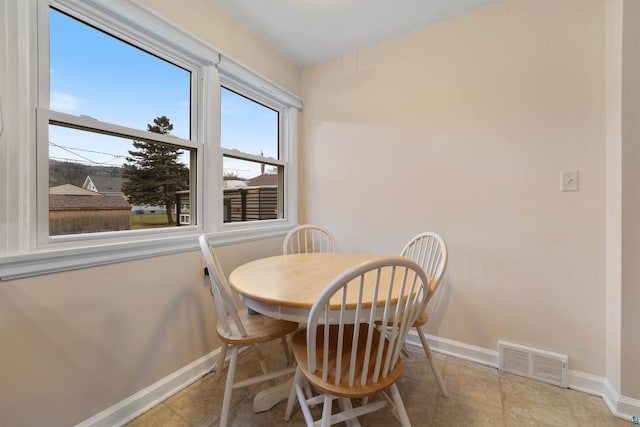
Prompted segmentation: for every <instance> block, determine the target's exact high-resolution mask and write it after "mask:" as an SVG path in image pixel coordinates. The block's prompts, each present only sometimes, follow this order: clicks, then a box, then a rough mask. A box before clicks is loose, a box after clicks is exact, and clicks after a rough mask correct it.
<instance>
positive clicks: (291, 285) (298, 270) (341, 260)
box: [229, 252, 377, 323]
mask: <svg viewBox="0 0 640 427" xmlns="http://www.w3.org/2000/svg"><path fill="white" fill-rule="evenodd" d="M375 258H377V257H376V256H375V255H366V254H352V253H340V252H337V253H324V252H322V253H309V254H290V255H278V256H273V257H268V258H262V259H258V260H255V261H251V262H248V263H246V264H243V265H241V266H239V267H238V268H236V269H235V270H233V271H232V272H231V274H230V275H229V283H230V284H231V286H232V287H233V288H234V290H235V291H236V292H237V293H238V294H239V295H240V296H241V297H242V300H243V302H244V303H245V304H246V305H247V307H249V308H251V309H252V310H255V311H257V312H260V313H262V314H264V315H266V316H270V317H274V318H277V319H284V320H290V321H294V322H301V323H306V321H307V317H308V315H309V310H310V309H311V306H312V305H313V303H314V301H315V300H316V298H317V297H318V295H320V293H321V292H322V291H323V290H324V288H325V287H326V286H327V285H328V284H329V283H331V281H332V280H333V279H334V278H336V277H337V276H338V275H339V274H340V273H342V272H344V271H345V270H347V269H349V268H351V267H353V266H355V265H357V264H360V263H362V262H364V261H368V260H372V259H375Z"/></svg>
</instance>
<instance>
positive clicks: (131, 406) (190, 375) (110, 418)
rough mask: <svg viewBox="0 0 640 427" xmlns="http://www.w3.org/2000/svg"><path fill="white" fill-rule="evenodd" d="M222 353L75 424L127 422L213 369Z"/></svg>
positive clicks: (91, 426) (94, 426) (95, 426)
mask: <svg viewBox="0 0 640 427" xmlns="http://www.w3.org/2000/svg"><path fill="white" fill-rule="evenodd" d="M219 353H220V349H219V348H218V349H216V350H214V351H212V352H211V353H209V354H206V355H204V356H202V357H201V358H200V359H198V360H196V361H194V362H191V363H190V364H188V365H187V366H185V367H183V368H180V369H178V370H177V371H175V372H174V373H172V374H170V375H168V376H166V377H164V378H163V379H161V380H160V381H157V382H156V383H154V384H151V385H150V386H149V387H146V388H144V389H143V390H140V391H139V392H137V393H136V394H134V395H132V396H129V397H127V398H126V399H124V400H122V401H120V402H118V403H116V404H115V405H113V406H111V407H110V408H107V409H105V410H104V411H102V412H99V413H97V414H96V415H94V416H92V417H91V418H88V419H86V420H84V421H82V422H81V423H79V424H76V427H113V426H121V425H124V424H126V423H128V422H129V421H131V420H133V419H134V418H136V417H137V416H138V415H141V414H143V413H144V412H146V411H148V410H149V409H151V408H152V407H154V406H156V405H157V404H159V403H161V402H163V401H164V400H166V399H167V398H169V397H170V396H172V395H174V394H175V393H177V392H179V391H180V390H182V389H183V388H185V387H187V386H188V385H190V384H191V383H193V382H194V381H196V380H198V379H199V378H202V377H203V376H204V375H205V374H207V373H208V372H210V371H211V370H212V369H213V367H214V366H215V364H216V361H217V360H218V355H219Z"/></svg>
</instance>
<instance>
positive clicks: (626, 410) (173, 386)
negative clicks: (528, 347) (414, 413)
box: [76, 331, 640, 427]
mask: <svg viewBox="0 0 640 427" xmlns="http://www.w3.org/2000/svg"><path fill="white" fill-rule="evenodd" d="M425 336H426V337H427V340H428V341H429V347H431V350H432V351H435V352H437V353H442V354H446V355H449V356H453V357H457V358H459V359H464V360H468V361H470V362H474V363H479V364H481V365H486V366H490V367H493V368H498V366H499V362H500V361H499V360H498V357H499V354H498V351H497V350H490V349H487V348H483V347H478V346H475V345H471V344H466V343H463V342H459V341H454V340H450V339H447V338H440V337H437V336H434V335H428V334H425ZM407 342H408V344H410V345H415V346H420V345H421V344H420V339H419V338H418V334H417V333H416V332H415V331H411V332H410V333H409V336H408V337H407ZM219 353H220V349H216V350H215V351H212V352H211V353H209V354H207V355H205V356H203V357H201V358H200V359H198V360H196V361H194V362H192V363H190V364H188V365H187V366H185V367H183V368H181V369H179V370H177V371H176V372H174V373H172V374H170V375H168V376H167V377H165V378H163V379H161V380H160V381H157V382H156V383H155V384H152V385H150V386H149V387H146V388H145V389H143V390H140V391H139V392H137V393H136V394H134V395H132V396H129V397H128V398H126V399H124V400H122V401H121V402H118V403H116V404H115V405H113V406H111V407H110V408H107V409H105V410H104V411H102V412H100V413H98V414H96V415H94V416H92V417H91V418H88V419H86V420H84V421H82V422H81V423H79V424H77V425H76V427H113V426H121V425H123V424H126V423H127V422H129V421H131V420H133V419H134V418H135V417H137V416H138V415H140V414H142V413H144V412H145V411H147V410H149V409H151V408H152V407H154V406H155V405H157V404H158V403H160V402H162V401H164V400H166V399H167V398H168V397H170V396H172V395H173V394H175V393H177V392H178V391H180V390H182V389H183V388H185V387H187V386H188V385H189V384H191V383H193V382H194V381H196V380H198V379H199V378H201V377H202V376H203V375H205V374H207V373H208V372H210V371H211V369H213V367H214V366H215V363H216V361H217V359H218V355H219ZM569 388H571V389H574V390H578V391H582V392H585V393H589V394H593V395H595V396H600V397H601V398H602V399H603V400H604V402H605V404H606V405H607V407H608V408H609V410H610V411H611V413H612V414H613V415H614V416H616V417H618V418H623V419H626V420H631V417H632V416H633V415H636V414H640V400H636V399H631V398H629V397H625V396H621V395H620V394H619V393H618V392H617V391H616V390H615V389H614V388H613V386H612V385H611V383H609V381H608V380H607V379H606V378H602V377H599V376H596V375H592V374H588V373H586V372H580V371H574V370H570V372H569Z"/></svg>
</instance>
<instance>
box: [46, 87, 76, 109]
mask: <svg viewBox="0 0 640 427" xmlns="http://www.w3.org/2000/svg"><path fill="white" fill-rule="evenodd" d="M49 102H50V103H51V109H52V110H55V111H60V112H62V113H75V112H76V111H78V108H79V107H80V103H81V99H80V98H76V97H75V96H73V95H69V94H68V93H62V92H52V93H51V99H50V101H49Z"/></svg>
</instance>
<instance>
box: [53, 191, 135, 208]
mask: <svg viewBox="0 0 640 427" xmlns="http://www.w3.org/2000/svg"><path fill="white" fill-rule="evenodd" d="M49 210H50V211H73V210H128V211H130V210H131V205H130V204H129V203H128V202H127V201H126V200H125V199H124V198H123V197H122V196H104V195H102V194H99V195H91V196H81V195H69V194H49Z"/></svg>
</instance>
